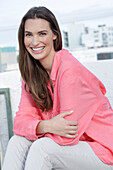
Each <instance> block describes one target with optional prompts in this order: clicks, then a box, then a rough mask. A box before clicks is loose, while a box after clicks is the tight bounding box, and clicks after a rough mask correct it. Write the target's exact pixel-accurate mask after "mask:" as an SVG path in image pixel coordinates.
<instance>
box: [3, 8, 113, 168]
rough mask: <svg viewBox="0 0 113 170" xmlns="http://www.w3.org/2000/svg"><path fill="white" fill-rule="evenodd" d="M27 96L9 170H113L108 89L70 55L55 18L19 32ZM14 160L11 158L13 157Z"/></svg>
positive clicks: (36, 16) (27, 19)
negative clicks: (65, 47) (106, 95)
mask: <svg viewBox="0 0 113 170" xmlns="http://www.w3.org/2000/svg"><path fill="white" fill-rule="evenodd" d="M19 67H20V72H21V75H22V79H23V80H22V94H21V100H20V104H19V110H18V112H17V113H16V117H15V119H14V129H13V130H14V133H15V134H16V135H15V136H13V137H12V139H11V140H10V142H9V144H8V148H7V152H6V155H5V159H4V164H3V170H7V169H10V170H23V169H24V170H31V169H32V170H49V169H50V170H51V169H58V170H60V169H61V170H82V169H83V170H86V169H87V170H88V169H94V170H95V169H96V170H101V169H102V170H104V169H105V170H108V169H110V170H111V169H113V110H112V108H111V106H110V104H109V101H108V99H107V98H106V97H105V93H106V90H105V87H104V85H103V84H102V83H101V82H100V81H99V80H98V79H97V78H96V77H95V76H94V75H93V74H92V73H91V72H90V71H88V70H87V69H86V68H85V67H84V66H83V65H82V64H81V63H79V61H77V60H76V59H75V58H74V57H73V56H72V55H71V54H70V53H69V52H68V51H67V50H64V49H62V39H61V33H60V29H59V26H58V23H57V21H56V18H55V16H54V15H53V13H52V12H51V11H50V10H48V9H47V8H45V7H34V8H31V9H30V10H29V11H28V12H27V13H26V14H25V16H24V17H23V19H22V21H21V24H20V28H19ZM10 155H11V156H10Z"/></svg>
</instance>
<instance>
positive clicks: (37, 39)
mask: <svg viewBox="0 0 113 170" xmlns="http://www.w3.org/2000/svg"><path fill="white" fill-rule="evenodd" d="M38 44H39V38H38V37H37V36H33V39H32V45H33V46H36V45H38Z"/></svg>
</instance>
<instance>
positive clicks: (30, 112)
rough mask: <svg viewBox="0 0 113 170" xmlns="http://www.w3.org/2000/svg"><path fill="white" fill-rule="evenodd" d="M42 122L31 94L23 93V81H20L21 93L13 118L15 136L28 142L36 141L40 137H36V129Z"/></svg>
mask: <svg viewBox="0 0 113 170" xmlns="http://www.w3.org/2000/svg"><path fill="white" fill-rule="evenodd" d="M41 120H42V118H41V116H40V109H38V108H37V106H36V103H35V102H34V100H33V98H32V96H31V94H29V93H28V92H26V91H25V89H24V81H22V92H21V99H20V104H19V107H18V111H17V113H16V116H15V118H14V128H13V131H14V133H15V134H17V135H20V136H24V137H26V138H28V139H29V140H36V139H38V137H40V136H42V135H38V136H37V135H36V127H37V125H38V123H39V122H40V121H41Z"/></svg>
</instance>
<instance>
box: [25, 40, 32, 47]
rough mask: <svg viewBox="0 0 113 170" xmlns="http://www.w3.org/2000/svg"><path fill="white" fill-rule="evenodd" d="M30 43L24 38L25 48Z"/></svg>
mask: <svg viewBox="0 0 113 170" xmlns="http://www.w3.org/2000/svg"><path fill="white" fill-rule="evenodd" d="M30 43H31V41H30V39H28V38H24V44H25V46H26V47H28V46H29V45H30Z"/></svg>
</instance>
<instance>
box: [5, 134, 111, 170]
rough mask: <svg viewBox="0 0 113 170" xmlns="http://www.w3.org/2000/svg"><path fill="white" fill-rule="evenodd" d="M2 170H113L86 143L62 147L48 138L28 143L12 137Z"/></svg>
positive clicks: (20, 138) (18, 137)
mask: <svg viewBox="0 0 113 170" xmlns="http://www.w3.org/2000/svg"><path fill="white" fill-rule="evenodd" d="M2 170H113V166H110V165H107V164H104V163H103V162H102V161H101V160H100V159H99V158H98V157H97V156H96V155H95V154H94V152H93V151H92V149H91V147H90V146H89V144H88V143H87V142H82V141H80V142H79V143H78V144H77V145H73V146H61V145H58V144H57V143H55V142H54V141H53V140H52V139H50V138H48V137H44V138H41V139H38V140H37V141H35V142H31V141H29V140H27V139H26V138H24V137H20V136H16V135H15V136H13V137H12V138H11V140H10V141H9V144H8V148H7V151H6V155H5V158H4V163H3V166H2Z"/></svg>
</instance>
